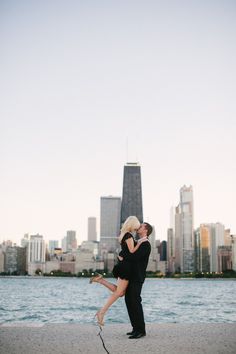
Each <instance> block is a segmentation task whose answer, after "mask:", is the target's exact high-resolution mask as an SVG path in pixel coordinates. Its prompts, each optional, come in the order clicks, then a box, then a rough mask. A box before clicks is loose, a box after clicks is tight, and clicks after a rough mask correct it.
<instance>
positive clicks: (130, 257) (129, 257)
mask: <svg viewBox="0 0 236 354" xmlns="http://www.w3.org/2000/svg"><path fill="white" fill-rule="evenodd" d="M150 251H151V245H150V243H149V242H148V241H147V242H143V243H142V244H141V245H140V247H139V248H138V250H137V251H136V252H134V253H130V252H123V254H122V256H123V257H124V259H125V260H126V261H129V262H138V261H139V260H140V259H141V258H143V257H144V256H146V255H147V254H149V253H150Z"/></svg>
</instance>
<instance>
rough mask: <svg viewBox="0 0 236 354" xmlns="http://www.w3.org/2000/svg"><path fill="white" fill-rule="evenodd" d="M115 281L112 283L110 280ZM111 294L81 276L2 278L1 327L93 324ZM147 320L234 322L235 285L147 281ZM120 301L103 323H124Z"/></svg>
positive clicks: (161, 280)
mask: <svg viewBox="0 0 236 354" xmlns="http://www.w3.org/2000/svg"><path fill="white" fill-rule="evenodd" d="M110 280H111V281H112V282H114V283H115V282H116V280H115V279H110ZM108 295H109V290H107V289H106V288H104V287H103V286H102V285H100V284H97V283H93V284H89V279H88V278H86V279H82V278H56V277H55V278H43V277H42V278H34V277H9V278H5V277H2V278H0V323H4V322H39V323H42V322H44V323H45V322H49V323H92V322H94V321H95V320H94V315H95V313H96V311H97V310H98V309H99V308H100V307H101V306H102V305H103V304H104V302H105V301H106V299H107V297H108ZM142 298H143V308H144V313H145V320H146V322H155V323H171V322H172V323H173V322H178V323H196V322H205V323H210V322H218V323H219V322H221V323H223V322H224V323H226V322H227V323H233V322H236V281H235V280H208V279H207V280H206V279H191V280H189V279H188V280H184V279H179V280H175V279H146V281H145V284H144V286H143V291H142ZM128 322H129V319H128V315H127V311H126V307H125V303H124V298H120V299H119V300H118V301H117V302H116V303H115V304H114V305H113V306H112V307H111V308H110V310H109V312H108V313H107V315H106V323H128Z"/></svg>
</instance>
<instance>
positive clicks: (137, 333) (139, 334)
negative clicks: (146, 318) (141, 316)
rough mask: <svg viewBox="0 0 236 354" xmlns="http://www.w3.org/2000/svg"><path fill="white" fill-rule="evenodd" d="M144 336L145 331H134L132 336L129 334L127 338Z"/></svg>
mask: <svg viewBox="0 0 236 354" xmlns="http://www.w3.org/2000/svg"><path fill="white" fill-rule="evenodd" d="M145 336H146V333H145V332H136V333H134V334H133V335H132V336H130V337H129V339H138V338H142V337H145Z"/></svg>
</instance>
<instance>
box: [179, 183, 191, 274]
mask: <svg viewBox="0 0 236 354" xmlns="http://www.w3.org/2000/svg"><path fill="white" fill-rule="evenodd" d="M175 261H176V269H175V270H176V271H177V270H180V272H182V273H183V272H193V271H194V234H193V189H192V186H190V187H186V186H183V187H182V188H181V189H180V203H179V205H178V206H177V208H176V215H175Z"/></svg>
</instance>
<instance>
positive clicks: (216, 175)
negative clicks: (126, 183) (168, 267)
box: [0, 0, 236, 243]
mask: <svg viewBox="0 0 236 354" xmlns="http://www.w3.org/2000/svg"><path fill="white" fill-rule="evenodd" d="M235 34H236V3H235V1H232V0H231V1H230V0H226V1H223V2H222V1H218V0H216V1H213V0H206V1H195V0H190V1H187V0H183V1H174V0H168V1H165V2H164V1H152V0H147V1H143V0H140V1H135V2H134V1H132V0H127V1H123V0H121V1H119V2H117V1H112V0H111V1H108V0H101V1H99V2H97V1H94V0H91V1H87V2H84V1H80V0H79V1H75V0H70V1H62V0H58V1H55V0H51V1H40V2H34V1H31V0H22V1H16V0H10V1H4V0H2V1H0V43H1V48H2V55H1V57H0V74H1V83H0V92H1V97H2V102H1V105H0V165H1V179H0V180H1V183H0V196H1V204H0V215H1V222H0V243H1V242H2V241H3V240H7V239H11V240H12V241H13V242H17V243H19V242H20V239H21V238H22V237H23V235H24V234H25V233H29V234H36V233H39V234H41V235H43V236H44V237H45V239H46V240H49V239H58V240H61V238H62V237H64V236H65V234H66V231H67V230H76V232H77V239H78V242H79V243H81V241H83V240H86V239H87V219H88V217H89V216H95V217H97V219H98V220H99V217H100V197H101V196H107V195H115V196H121V195H122V183H123V166H124V165H125V163H126V162H139V163H140V165H141V174H142V189H143V211H144V219H145V220H147V221H149V222H150V223H152V224H153V225H154V226H155V229H156V237H157V238H158V239H161V240H164V239H166V238H167V236H166V235H167V228H168V227H169V220H170V208H171V207H172V206H177V204H178V202H179V190H180V188H181V187H182V186H183V185H187V186H189V185H192V186H193V196H194V227H195V228H196V227H198V226H199V225H200V223H215V222H221V223H222V224H224V225H225V227H226V228H230V229H231V233H233V234H236V216H235V200H236V187H235V181H236V166H235V151H236V139H235V136H236V103H235V102H236V97H235V96H236V89H235V85H236V84H235V82H236V68H235V62H236V55H235V54H236V41H235ZM127 142H128V143H127ZM97 231H98V236H99V223H98V230H97Z"/></svg>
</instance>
